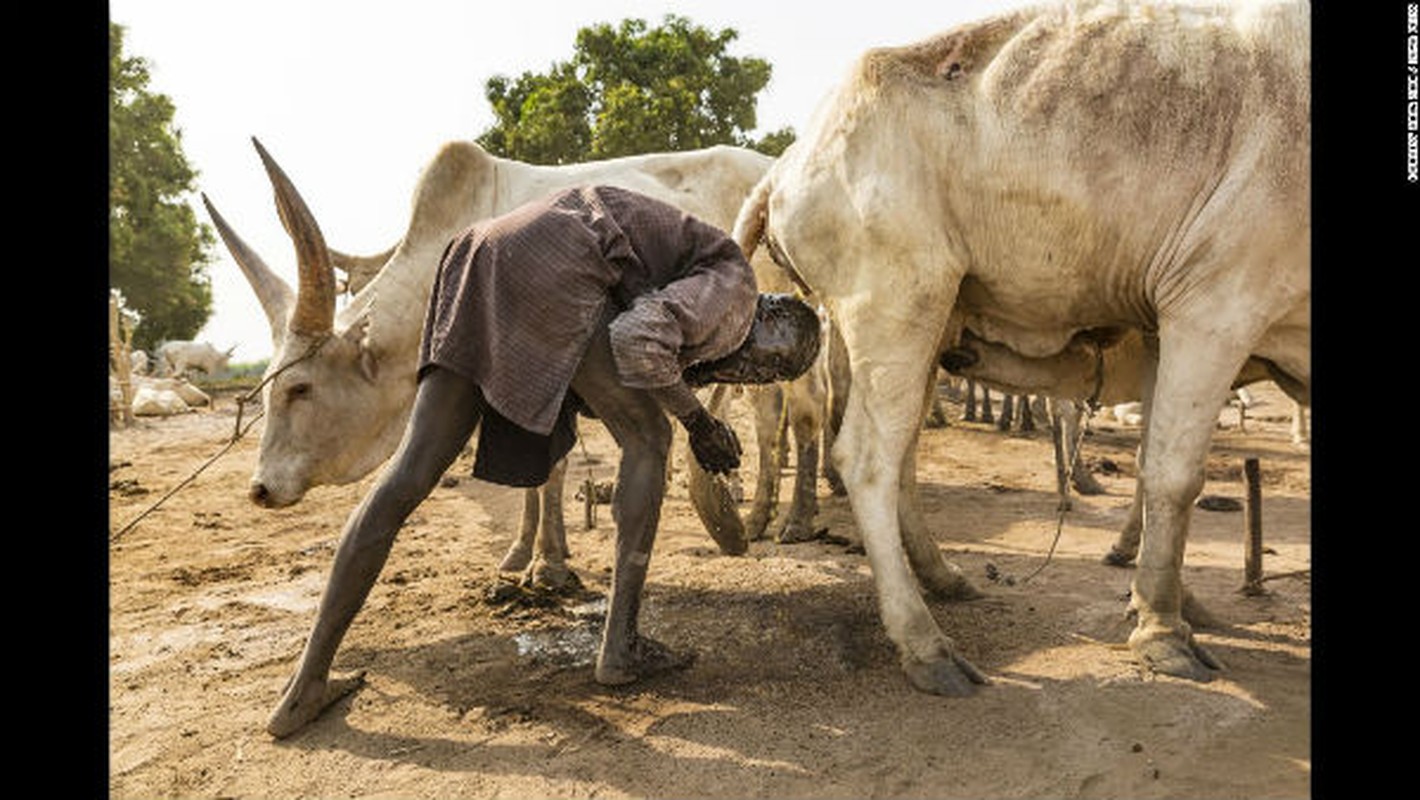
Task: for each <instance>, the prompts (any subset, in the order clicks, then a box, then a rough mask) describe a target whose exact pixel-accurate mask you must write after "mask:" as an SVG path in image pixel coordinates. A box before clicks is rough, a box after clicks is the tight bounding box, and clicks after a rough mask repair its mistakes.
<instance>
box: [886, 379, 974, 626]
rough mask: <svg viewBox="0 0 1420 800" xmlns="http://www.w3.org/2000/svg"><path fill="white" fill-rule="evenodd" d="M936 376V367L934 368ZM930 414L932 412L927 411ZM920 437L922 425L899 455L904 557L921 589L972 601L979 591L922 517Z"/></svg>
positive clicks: (899, 515)
mask: <svg viewBox="0 0 1420 800" xmlns="http://www.w3.org/2000/svg"><path fill="white" fill-rule="evenodd" d="M933 374H934V375H935V369H934V370H933ZM927 391H928V400H927V401H926V404H927V405H928V406H930V405H931V403H932V402H933V400H935V397H934V395H936V393H937V387H936V382H935V379H934V380H932V381H929V386H928V390H927ZM928 413H929V415H930V413H931V412H928ZM920 438H921V427H920V426H919V427H918V428H917V429H914V430H913V433H912V442H911V444H909V445H908V446H907V451H906V452H905V453H904V454H903V457H902V470H901V472H900V475H899V478H898V493H897V520H898V524H899V525H900V526H901V530H902V544H903V547H904V548H905V549H906V550H907V560H908V562H909V563H910V564H911V565H912V571H913V573H914V574H916V575H917V580H919V581H921V583H922V588H923V589H925V590H926V591H927V592H928V593H930V594H932V595H933V596H935V597H937V598H939V599H942V600H974V599H976V598H978V597H981V592H980V591H978V590H977V588H976V587H975V586H973V585H971V582H970V581H968V580H967V578H966V575H964V574H963V573H962V571H961V568H960V567H958V566H957V565H956V564H953V563H951V562H950V561H948V560H947V559H946V557H945V556H943V555H942V550H941V548H939V547H937V542H936V540H935V539H934V538H932V534H931V532H930V531H929V530H928V528H927V521H926V520H925V519H923V517H922V511H921V505H920V501H919V500H918V497H917V443H918V440H919V439H920Z"/></svg>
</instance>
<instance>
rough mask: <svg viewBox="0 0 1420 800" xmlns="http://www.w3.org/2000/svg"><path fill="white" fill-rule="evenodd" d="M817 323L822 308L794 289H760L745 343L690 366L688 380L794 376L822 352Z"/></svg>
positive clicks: (783, 378) (691, 382) (694, 383)
mask: <svg viewBox="0 0 1420 800" xmlns="http://www.w3.org/2000/svg"><path fill="white" fill-rule="evenodd" d="M819 328H820V323H819V318H818V314H816V313H815V312H814V310H813V308H811V307H810V306H809V304H808V303H805V302H804V301H802V300H800V299H799V298H797V297H794V296H793V295H790V294H761V295H760V296H759V303H758V305H757V306H756V308H755V311H754V323H753V324H752V325H751V326H750V329H749V335H748V336H747V337H745V341H744V344H742V345H740V346H739V348H738V349H736V350H735V351H734V352H733V353H730V354H729V355H727V356H725V357H723V358H717V359H715V360H713V361H702V362H701V363H699V364H694V365H692V366H690V367H689V368H687V369H686V370H685V373H684V377H685V382H686V383H687V384H689V385H690V386H704V385H706V384H709V383H775V382H777V381H791V380H794V379H795V378H797V377H799V376H800V375H803V374H804V373H805V372H807V371H808V369H809V367H810V366H812V365H813V363H814V358H815V357H816V356H817V355H818V348H819V338H820V337H819Z"/></svg>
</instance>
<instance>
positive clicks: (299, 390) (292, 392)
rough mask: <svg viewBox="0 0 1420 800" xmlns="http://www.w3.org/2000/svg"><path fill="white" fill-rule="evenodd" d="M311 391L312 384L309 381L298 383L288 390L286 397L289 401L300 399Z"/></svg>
mask: <svg viewBox="0 0 1420 800" xmlns="http://www.w3.org/2000/svg"><path fill="white" fill-rule="evenodd" d="M310 393H311V385H310V384H309V383H298V384H295V385H294V386H292V387H291V388H289V389H287V390H286V399H287V400H288V401H289V400H300V399H301V398H302V397H308V396H310Z"/></svg>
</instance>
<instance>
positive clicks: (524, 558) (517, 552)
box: [498, 544, 532, 572]
mask: <svg viewBox="0 0 1420 800" xmlns="http://www.w3.org/2000/svg"><path fill="white" fill-rule="evenodd" d="M531 561H532V548H531V547H519V546H518V545H516V544H515V545H513V546H512V547H510V548H508V552H507V553H506V554H505V555H504V556H503V562H502V563H501V564H499V565H498V569H500V570H502V571H504V572H522V571H523V570H525V569H527V567H528V564H529V563H531Z"/></svg>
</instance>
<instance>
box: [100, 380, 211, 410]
mask: <svg viewBox="0 0 1420 800" xmlns="http://www.w3.org/2000/svg"><path fill="white" fill-rule="evenodd" d="M130 381H131V384H132V385H131V389H132V396H133V400H132V403H131V404H130V406H129V408H130V410H131V411H132V412H133V415H134V416H137V417H167V416H172V415H173V414H186V413H187V412H189V411H193V410H195V409H196V408H198V407H199V406H207V405H211V404H212V398H211V397H209V396H208V395H207V393H206V392H204V391H202V390H201V389H199V388H197V387H196V386H193V385H192V384H191V383H188V382H187V381H186V380H184V379H182V378H154V377H151V376H147V375H133V376H131V378H130ZM108 388H109V402H110V404H111V405H118V404H121V403H122V402H123V391H122V389H121V387H120V386H119V382H118V378H117V377H116V376H115V375H113V374H111V373H110V375H109V383H108Z"/></svg>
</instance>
